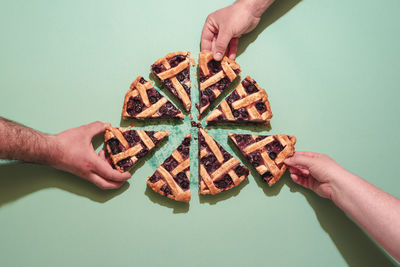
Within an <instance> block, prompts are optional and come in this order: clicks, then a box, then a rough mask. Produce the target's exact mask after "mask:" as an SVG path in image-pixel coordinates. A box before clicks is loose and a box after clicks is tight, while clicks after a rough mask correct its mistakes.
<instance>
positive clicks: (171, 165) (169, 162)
mask: <svg viewBox="0 0 400 267" xmlns="http://www.w3.org/2000/svg"><path fill="white" fill-rule="evenodd" d="M162 166H163V167H164V169H166V170H167V171H169V172H170V171H172V170H173V169H175V168H176V166H178V162H177V161H176V160H175V159H174V157H173V156H172V155H171V156H169V157H168V158H167V159H166V160H165V161H164V162H163V164H162Z"/></svg>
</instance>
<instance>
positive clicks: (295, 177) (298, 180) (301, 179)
mask: <svg viewBox="0 0 400 267" xmlns="http://www.w3.org/2000/svg"><path fill="white" fill-rule="evenodd" d="M290 177H291V178H292V180H293V182H295V183H296V184H299V185H301V186H303V187H305V188H309V187H308V181H307V180H308V179H307V178H304V177H302V176H300V175H297V174H291V175H290Z"/></svg>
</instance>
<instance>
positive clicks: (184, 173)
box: [147, 134, 192, 202]
mask: <svg viewBox="0 0 400 267" xmlns="http://www.w3.org/2000/svg"><path fill="white" fill-rule="evenodd" d="M191 140H192V137H191V135H190V134H188V135H187V136H186V137H185V139H183V141H182V143H181V144H180V145H179V146H178V148H177V149H175V150H174V152H172V154H171V156H169V157H168V158H167V159H166V160H165V161H164V162H163V163H162V164H161V165H160V166H159V167H158V168H157V170H156V172H155V173H154V174H153V175H152V176H150V177H149V179H148V180H147V185H149V186H150V187H151V188H152V189H153V190H154V191H156V192H157V193H159V194H161V195H164V196H167V197H169V198H171V199H175V200H177V201H183V202H189V200H190V157H189V155H190V142H191Z"/></svg>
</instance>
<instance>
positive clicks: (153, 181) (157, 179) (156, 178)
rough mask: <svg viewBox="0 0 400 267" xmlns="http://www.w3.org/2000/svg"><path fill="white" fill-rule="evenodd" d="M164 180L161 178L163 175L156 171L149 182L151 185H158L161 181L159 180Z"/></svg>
mask: <svg viewBox="0 0 400 267" xmlns="http://www.w3.org/2000/svg"><path fill="white" fill-rule="evenodd" d="M161 179H162V177H161V174H160V173H159V172H158V171H156V172H155V173H154V174H153V175H152V176H151V177H150V179H149V181H150V182H151V183H153V184H154V183H156V182H157V181H159V180H161Z"/></svg>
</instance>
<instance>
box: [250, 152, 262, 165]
mask: <svg viewBox="0 0 400 267" xmlns="http://www.w3.org/2000/svg"><path fill="white" fill-rule="evenodd" d="M247 158H248V160H249V161H250V163H251V165H253V166H254V167H258V166H260V164H261V154H260V152H258V151H255V152H253V153H250V154H249V155H248V156H247Z"/></svg>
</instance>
